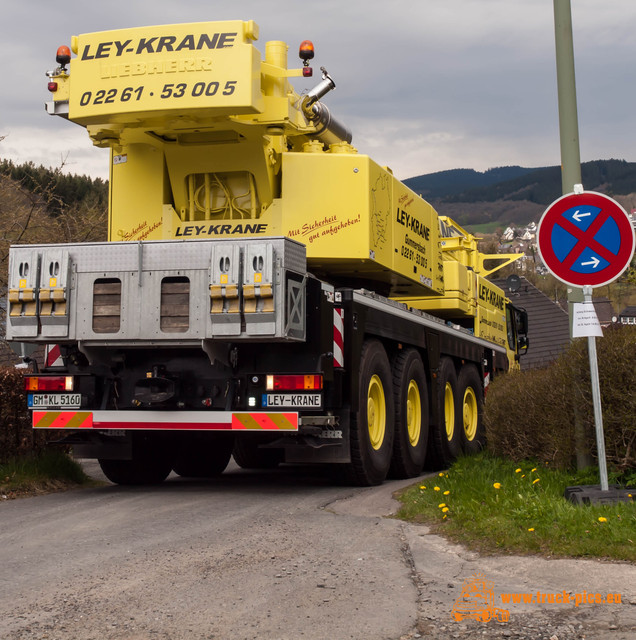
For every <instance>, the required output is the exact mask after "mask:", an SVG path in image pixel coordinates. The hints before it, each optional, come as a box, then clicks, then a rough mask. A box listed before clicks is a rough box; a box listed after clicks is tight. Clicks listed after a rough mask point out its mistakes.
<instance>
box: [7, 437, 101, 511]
mask: <svg viewBox="0 0 636 640" xmlns="http://www.w3.org/2000/svg"><path fill="white" fill-rule="evenodd" d="M91 482H92V481H91V479H90V478H89V477H88V476H87V475H86V474H85V473H84V471H83V470H82V467H81V466H80V465H79V464H78V463H77V462H75V461H74V460H72V459H71V458H70V457H69V456H68V455H67V454H66V453H64V452H63V451H60V450H57V449H49V450H46V451H43V452H42V453H39V454H37V455H31V456H27V457H24V458H15V459H12V460H9V461H8V462H5V463H0V500H6V499H7V498H18V497H24V496H28V495H37V494H42V493H50V492H52V491H62V490H64V489H68V488H71V487H74V486H80V485H85V484H90V483H91Z"/></svg>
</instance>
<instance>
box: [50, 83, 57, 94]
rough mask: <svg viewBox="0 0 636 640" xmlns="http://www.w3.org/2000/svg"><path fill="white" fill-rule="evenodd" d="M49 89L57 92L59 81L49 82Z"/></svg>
mask: <svg viewBox="0 0 636 640" xmlns="http://www.w3.org/2000/svg"><path fill="white" fill-rule="evenodd" d="M49 91H50V92H51V93H55V92H56V91H57V82H49Z"/></svg>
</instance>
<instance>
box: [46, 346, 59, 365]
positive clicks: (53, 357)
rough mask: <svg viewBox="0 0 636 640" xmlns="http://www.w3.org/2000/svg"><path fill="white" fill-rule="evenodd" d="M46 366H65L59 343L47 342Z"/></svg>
mask: <svg viewBox="0 0 636 640" xmlns="http://www.w3.org/2000/svg"><path fill="white" fill-rule="evenodd" d="M44 366H45V367H63V366H64V360H62V352H61V351H60V345H59V344H47V345H46V350H45V355H44Z"/></svg>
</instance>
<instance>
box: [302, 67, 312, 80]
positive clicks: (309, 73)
mask: <svg viewBox="0 0 636 640" xmlns="http://www.w3.org/2000/svg"><path fill="white" fill-rule="evenodd" d="M313 75H314V70H313V69H312V68H311V67H303V77H304V78H311V76H313Z"/></svg>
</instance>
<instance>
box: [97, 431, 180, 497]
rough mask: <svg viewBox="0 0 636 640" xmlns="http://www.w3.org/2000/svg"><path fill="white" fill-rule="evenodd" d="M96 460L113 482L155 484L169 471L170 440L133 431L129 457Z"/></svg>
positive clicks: (165, 476)
mask: <svg viewBox="0 0 636 640" xmlns="http://www.w3.org/2000/svg"><path fill="white" fill-rule="evenodd" d="M97 461H98V462H99V466H100V467H101V469H102V471H103V473H104V475H105V476H106V477H107V478H108V479H109V480H110V481H111V482H114V483H115V484H123V485H142V484H159V483H161V482H163V481H164V480H165V479H166V478H167V477H168V476H169V475H170V471H171V470H172V462H173V454H172V453H171V446H170V442H169V441H168V440H167V439H165V438H164V437H163V436H162V435H161V434H159V435H157V434H149V433H133V441H132V459H131V460H106V459H103V458H99V459H98V460H97Z"/></svg>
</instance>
